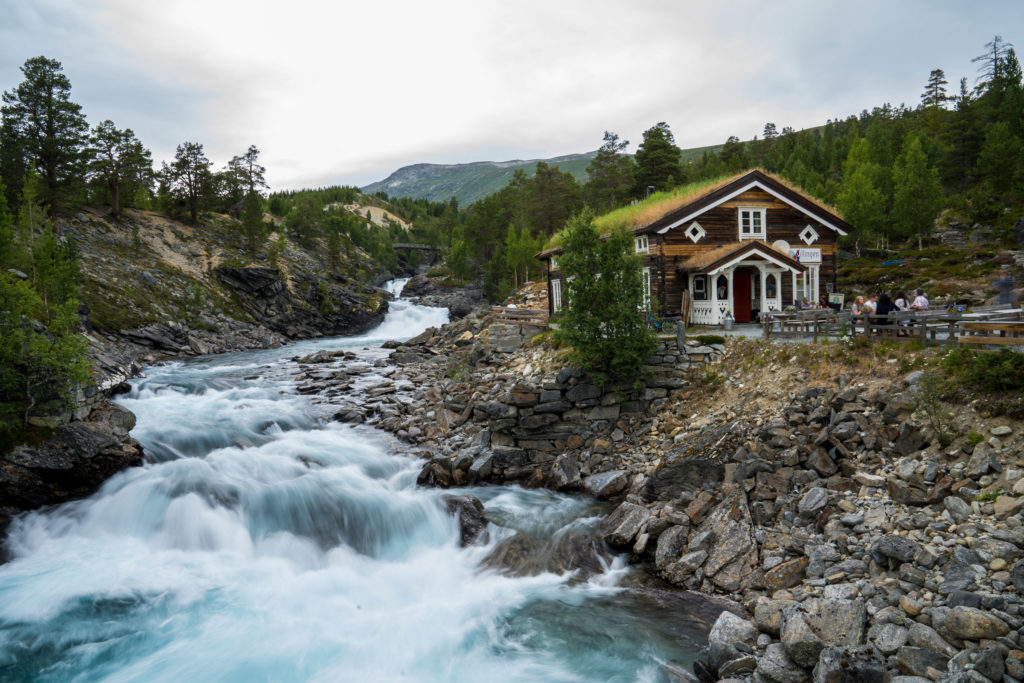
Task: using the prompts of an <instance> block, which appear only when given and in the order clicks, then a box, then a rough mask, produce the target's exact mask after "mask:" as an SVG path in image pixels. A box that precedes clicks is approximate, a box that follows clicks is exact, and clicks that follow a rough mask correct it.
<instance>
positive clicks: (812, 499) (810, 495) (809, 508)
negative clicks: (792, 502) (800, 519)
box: [797, 486, 828, 517]
mask: <svg viewBox="0 0 1024 683" xmlns="http://www.w3.org/2000/svg"><path fill="white" fill-rule="evenodd" d="M826 505H828V491H826V490H825V489H823V488H821V487H820V486H816V487H814V488H812V489H811V490H810V491H808V492H807V493H805V494H804V495H803V497H802V498H801V499H800V502H799V503H798V504H797V510H799V511H800V514H801V515H803V516H805V517H810V516H812V515H816V514H817V513H818V512H819V511H821V509H822V508H823V507H825V506H826Z"/></svg>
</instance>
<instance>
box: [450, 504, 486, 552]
mask: <svg viewBox="0 0 1024 683" xmlns="http://www.w3.org/2000/svg"><path fill="white" fill-rule="evenodd" d="M443 500H444V504H445V508H446V509H447V510H448V514H449V515H453V516H455V518H456V519H458V521H459V545H460V546H462V547H463V548H465V547H466V546H470V545H483V544H485V543H487V541H488V539H489V537H490V535H489V534H488V533H487V524H488V523H489V520H488V519H487V513H486V512H484V504H483V503H481V502H480V499H479V498H477V497H476V496H469V495H466V496H450V495H449V496H444V497H443Z"/></svg>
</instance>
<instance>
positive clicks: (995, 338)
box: [956, 320, 1024, 346]
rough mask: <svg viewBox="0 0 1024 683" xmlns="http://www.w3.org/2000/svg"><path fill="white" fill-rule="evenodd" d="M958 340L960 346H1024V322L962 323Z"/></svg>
mask: <svg viewBox="0 0 1024 683" xmlns="http://www.w3.org/2000/svg"><path fill="white" fill-rule="evenodd" d="M959 332H960V334H958V335H957V337H956V340H957V343H959V344H997V345H1000V346H1024V321H1020V320H985V321H979V322H976V321H961V322H960V324H959Z"/></svg>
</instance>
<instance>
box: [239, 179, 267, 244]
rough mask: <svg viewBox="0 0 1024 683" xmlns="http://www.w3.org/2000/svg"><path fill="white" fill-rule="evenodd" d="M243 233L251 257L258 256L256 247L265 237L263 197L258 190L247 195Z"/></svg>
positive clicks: (243, 211)
mask: <svg viewBox="0 0 1024 683" xmlns="http://www.w3.org/2000/svg"><path fill="white" fill-rule="evenodd" d="M242 234H243V235H244V236H245V250H246V252H248V254H249V258H250V259H255V258H256V247H258V246H259V243H260V240H261V238H262V237H263V198H262V197H260V196H259V194H257V193H256V192H250V193H248V194H247V195H245V203H244V204H243V206H242Z"/></svg>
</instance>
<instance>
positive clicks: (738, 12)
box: [0, 0, 1024, 189]
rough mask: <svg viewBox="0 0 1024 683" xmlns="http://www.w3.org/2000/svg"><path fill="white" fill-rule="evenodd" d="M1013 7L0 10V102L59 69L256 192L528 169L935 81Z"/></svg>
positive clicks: (781, 2) (795, 118)
mask: <svg viewBox="0 0 1024 683" xmlns="http://www.w3.org/2000/svg"><path fill="white" fill-rule="evenodd" d="M995 34H1000V35H1002V36H1003V38H1004V39H1006V40H1007V41H1009V42H1011V43H1016V42H1019V43H1020V45H1019V47H1020V48H1024V1H1022V0H975V1H974V2H965V1H963V0H858V2H845V1H840V0H776V1H775V2H772V3H765V2H754V1H753V0H749V1H748V0H729V1H723V2H707V1H706V0H701V1H700V2H693V1H691V0H622V1H615V0H542V1H541V0H537V1H534V0H528V1H519V0H504V1H500V0H464V1H457V0H430V1H424V0H369V1H365V0H364V1H362V2H349V1H347V0H335V1H328V0H325V1H322V2H315V1H312V0H288V1H287V2H283V1H281V0H277V1H276V2H268V1H264V0H244V1H243V0H238V1H235V2H228V1H226V0H161V1H159V2H150V1H146V0H0V89H2V90H10V89H11V88H13V87H14V86H15V85H17V83H19V82H20V81H21V78H22V76H21V72H20V70H19V69H20V67H21V65H22V64H23V63H24V61H25V60H26V59H27V58H29V57H34V56H38V55H40V54H43V55H46V56H47V57H50V58H53V59H57V60H60V61H61V62H62V63H63V65H64V71H65V73H66V74H67V75H68V77H69V78H70V79H71V83H72V99H74V100H75V101H77V102H79V103H80V104H82V106H83V109H84V111H85V114H86V116H87V117H88V119H89V122H90V124H95V123H97V122H99V121H102V120H103V119H108V118H109V119H112V120H113V121H114V122H115V124H117V125H118V126H119V127H128V128H132V129H133V130H134V131H135V133H136V134H137V135H138V137H139V138H140V139H141V140H142V141H143V143H144V144H145V145H146V146H148V147H149V148H150V149H151V150H152V151H153V156H154V158H155V159H156V160H157V161H158V163H159V161H160V160H169V159H171V158H172V157H173V155H174V149H175V146H176V145H177V144H179V143H181V142H183V141H186V140H189V141H197V142H201V143H202V144H203V145H204V146H205V149H206V152H207V156H209V157H210V158H211V159H212V160H213V161H214V162H215V164H216V165H217V167H218V168H220V167H221V166H223V164H224V163H225V162H226V161H227V160H228V159H230V158H231V157H232V156H233V155H236V154H241V153H243V152H244V151H245V149H246V148H247V147H248V146H249V145H250V144H256V145H257V146H258V147H259V148H260V150H261V151H262V153H263V154H262V158H263V162H264V165H266V167H267V179H268V181H269V182H270V184H271V186H272V187H273V188H274V189H288V188H298V187H308V186H319V185H329V184H348V185H363V184H366V183H369V182H372V181H374V180H380V179H382V178H384V177H386V176H387V175H388V174H390V173H391V172H392V171H394V170H395V169H397V168H398V167H400V166H404V165H406V164H411V163H417V162H433V163H460V162H467V161H482V160H507V159H532V158H546V157H551V156H556V155H562V154H572V153H577V152H585V151H589V150H593V149H596V148H597V147H599V146H600V144H601V138H602V136H603V133H604V131H605V130H611V131H615V132H617V133H618V134H619V135H620V136H621V137H622V138H623V139H628V140H630V141H632V143H633V144H632V145H631V151H632V149H635V146H636V144H637V143H639V142H640V140H641V135H642V133H643V131H644V130H645V129H647V128H649V127H651V126H652V125H654V124H655V123H657V122H659V121H666V122H667V123H668V124H669V125H670V126H671V128H672V131H673V132H674V133H675V138H676V142H677V143H678V144H679V146H680V147H697V146H702V145H711V144H719V143H721V142H724V140H725V138H726V137H728V136H729V135H736V136H738V137H740V138H741V139H744V140H746V139H750V138H751V137H753V136H754V135H758V134H760V133H761V130H762V128H763V126H764V123H765V122H766V121H772V122H775V123H776V124H777V125H778V127H779V129H780V130H781V128H782V127H783V126H793V127H794V128H796V129H798V130H799V129H800V128H804V127H810V126H814V125H818V124H820V123H823V122H824V121H825V120H826V119H828V118H837V117H845V116H847V115H849V114H856V113H859V112H860V111H861V110H862V109H864V108H871V107H873V106H876V105H879V104H881V103H883V102H890V103H892V104H899V103H906V104H908V105H916V104H917V103H918V102H919V100H920V95H921V92H922V90H923V86H924V83H925V80H926V79H927V77H928V74H929V72H930V71H931V70H932V69H935V68H942V69H944V70H945V72H946V75H947V78H948V80H949V82H950V85H949V87H950V90H951V91H952V90H955V89H956V87H957V84H958V81H959V79H960V78H961V77H962V76H967V77H969V79H970V82H971V84H972V85H973V83H974V78H975V75H976V67H977V65H975V64H972V63H971V61H970V60H971V58H972V57H974V56H976V55H978V54H980V53H981V52H983V50H984V44H985V43H986V42H987V41H990V40H992V37H993V35H995Z"/></svg>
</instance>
